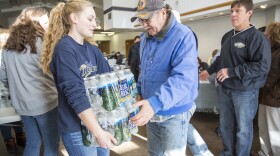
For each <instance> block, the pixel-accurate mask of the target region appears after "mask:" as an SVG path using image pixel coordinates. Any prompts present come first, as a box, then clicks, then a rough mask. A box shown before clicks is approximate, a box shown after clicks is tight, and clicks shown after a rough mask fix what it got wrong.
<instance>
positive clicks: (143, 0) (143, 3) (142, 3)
mask: <svg viewBox="0 0 280 156" xmlns="http://www.w3.org/2000/svg"><path fill="white" fill-rule="evenodd" d="M146 5H147V1H146V0H140V1H139V2H138V6H137V11H142V10H143V9H144V8H145V7H146Z"/></svg>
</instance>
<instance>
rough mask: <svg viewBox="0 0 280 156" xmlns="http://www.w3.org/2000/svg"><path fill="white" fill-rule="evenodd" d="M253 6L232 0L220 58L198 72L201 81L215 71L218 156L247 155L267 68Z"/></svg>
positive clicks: (265, 46) (264, 41) (267, 47)
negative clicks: (252, 21)
mask: <svg viewBox="0 0 280 156" xmlns="http://www.w3.org/2000/svg"><path fill="white" fill-rule="evenodd" d="M253 7H254V5H253V1H252V0H235V1H233V2H232V4H231V22H232V25H233V27H234V29H233V30H230V31H229V32H227V33H226V34H225V35H224V36H223V38H222V41H221V55H220V57H218V58H217V59H216V61H215V62H214V63H213V64H212V65H211V66H210V67H209V68H208V70H204V71H202V72H201V73H200V78H201V79H204V80H205V79H207V77H208V76H209V74H213V73H215V72H217V76H216V78H217V80H218V81H219V85H220V87H219V98H220V128H221V133H222V141H223V146H224V149H223V151H222V152H221V154H220V155H221V156H229V155H236V156H248V155H250V150H251V146H252V141H253V118H254V116H255V114H256V111H257V108H258V96H259V88H261V87H263V85H264V83H265V80H266V77H267V74H268V71H269V68H270V63H271V52H270V43H269V41H268V40H267V38H266V37H265V36H264V34H263V33H262V32H260V31H258V30H257V29H256V28H255V27H254V26H253V25H251V24H250V18H251V16H252V14H253ZM245 54H246V55H245Z"/></svg>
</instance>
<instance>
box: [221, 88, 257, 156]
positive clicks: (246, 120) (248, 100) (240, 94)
mask: <svg viewBox="0 0 280 156" xmlns="http://www.w3.org/2000/svg"><path fill="white" fill-rule="evenodd" d="M219 93H220V94H219V95H220V102H221V105H220V126H221V132H222V141H223V146H224V149H223V151H222V153H221V156H232V155H235V156H248V155H250V150H251V146H252V141H253V119H254V116H255V115H256V112H257V108H258V95H259V89H254V90H250V91H239V90H232V89H226V88H223V87H220V92H219Z"/></svg>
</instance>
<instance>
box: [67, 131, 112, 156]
mask: <svg viewBox="0 0 280 156" xmlns="http://www.w3.org/2000/svg"><path fill="white" fill-rule="evenodd" d="M61 137H62V140H63V143H64V146H65V148H66V150H67V152H68V154H69V156H109V155H110V149H109V148H101V147H94V146H89V147H88V146H84V144H83V138H82V133H81V132H73V133H61Z"/></svg>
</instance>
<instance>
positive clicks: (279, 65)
mask: <svg viewBox="0 0 280 156" xmlns="http://www.w3.org/2000/svg"><path fill="white" fill-rule="evenodd" d="M265 35H266V36H267V37H268V39H269V40H270V42H271V59H272V61H271V67H270V71H269V73H268V76H267V79H266V82H265V85H264V87H263V88H261V90H260V98H259V116H258V125H259V137H260V143H261V150H260V151H259V155H261V156H267V155H270V156H276V155H279V153H280V124H279V118H280V22H273V23H271V24H270V25H269V26H268V27H267V28H266V31H265ZM268 52H269V51H268Z"/></svg>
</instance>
